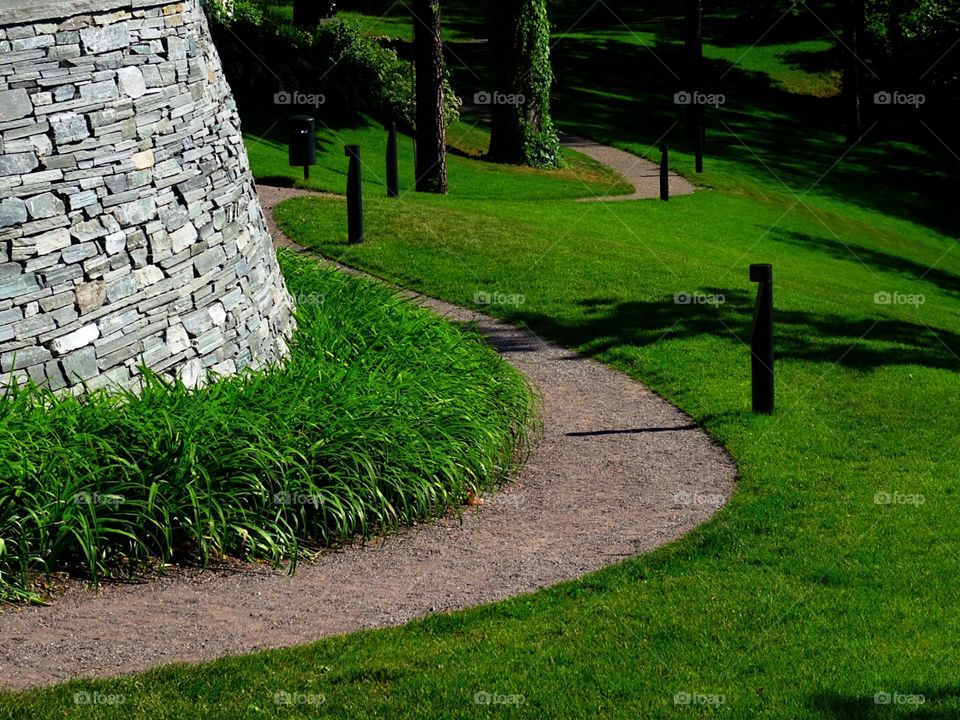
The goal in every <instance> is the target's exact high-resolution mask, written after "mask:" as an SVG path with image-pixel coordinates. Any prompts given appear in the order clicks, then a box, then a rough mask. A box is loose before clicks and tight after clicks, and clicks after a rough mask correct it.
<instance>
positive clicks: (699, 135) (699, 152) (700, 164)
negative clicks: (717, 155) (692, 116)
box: [695, 116, 704, 173]
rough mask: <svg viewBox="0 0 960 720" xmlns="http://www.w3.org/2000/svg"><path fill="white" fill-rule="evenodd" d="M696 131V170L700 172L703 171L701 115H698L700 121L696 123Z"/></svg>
mask: <svg viewBox="0 0 960 720" xmlns="http://www.w3.org/2000/svg"><path fill="white" fill-rule="evenodd" d="M696 133H697V137H696V138H695V142H696V145H697V172H698V173H702V172H703V135H704V129H703V117H702V116H701V117H700V122H699V124H698V125H697V129H696Z"/></svg>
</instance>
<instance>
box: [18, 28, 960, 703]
mask: <svg viewBox="0 0 960 720" xmlns="http://www.w3.org/2000/svg"><path fill="white" fill-rule="evenodd" d="M600 30H602V31H604V32H609V31H610V30H611V27H609V26H607V27H604V28H601V29H600ZM669 39H670V38H666V39H665V40H664V42H665V43H666V42H667V41H668V40H669ZM738 42H739V41H738ZM625 44H626V43H622V42H619V41H616V47H615V48H614V46H612V45H610V44H609V43H607V41H606V40H603V41H601V39H600V38H590V37H584V38H579V39H578V38H569V39H567V40H564V41H562V43H561V45H560V46H559V47H560V50H558V51H557V52H558V53H561V54H562V57H560V59H559V60H558V66H559V67H560V68H561V70H562V72H563V80H564V82H563V83H562V85H561V87H560V88H559V89H558V102H557V108H558V113H559V116H560V119H561V125H562V126H563V127H564V128H567V129H576V130H579V131H581V132H584V133H588V134H590V135H591V136H594V137H597V138H598V139H601V140H608V141H610V142H614V143H616V144H618V145H621V146H623V147H626V148H629V149H633V150H635V151H637V152H638V153H640V152H644V151H647V148H648V147H649V146H650V145H652V144H654V141H655V140H656V139H657V137H658V135H659V134H660V133H661V132H663V130H665V129H666V128H667V127H669V126H670V123H671V122H672V120H669V118H670V117H672V116H674V115H676V114H677V111H676V109H675V108H670V107H667V106H665V105H664V106H660V108H659V109H657V108H656V107H655V103H654V102H653V100H652V98H656V97H660V96H661V95H662V94H664V93H665V92H666V91H667V89H668V88H667V85H668V84H669V83H664V85H663V86H657V87H656V88H655V92H654V93H652V94H650V95H640V94H631V92H632V91H631V83H633V82H635V78H634V79H631V78H630V77H629V76H630V75H631V73H633V74H635V75H636V74H639V76H640V77H641V78H642V77H646V76H648V75H652V73H653V70H652V69H651V68H653V66H654V63H655V61H654V60H652V59H649V58H648V59H647V61H645V62H644V64H643V65H642V67H641V68H640V69H639V70H638V66H637V65H636V64H633V65H631V64H630V62H632V61H636V60H637V58H638V57H639V56H640V55H641V54H644V55H646V54H648V53H647V51H646V50H645V49H644V48H642V47H637V46H634V47H632V48H627V50H624V49H623V48H622V47H621V46H623V45H625ZM729 45H730V47H731V48H734V49H732V50H731V51H730V52H731V54H733V55H735V54H736V52H737V51H736V49H735V48H737V47H740V46H741V45H739V44H738V43H735V42H732V43H729ZM564 48H566V50H565V51H564ZM612 48H613V49H615V50H616V53H617V54H615V55H611V56H610V57H609V58H608V63H609V64H608V65H607V66H606V67H607V68H608V70H609V72H608V73H607V74H605V75H604V81H603V82H602V83H601V82H599V81H597V80H596V78H594V81H593V82H590V75H589V69H590V67H591V66H593V67H594V69H595V68H596V66H597V62H598V60H597V57H596V56H595V53H599V52H601V49H602V51H603V52H608V51H610V50H611V49H612ZM717 48H718V49H717V51H716V52H714V53H713V54H714V55H715V56H717V57H720V53H721V49H720V46H719V45H718V46H717ZM808 50H809V52H812V53H816V52H819V50H817V48H816V46H811V47H809V48H808ZM711 52H713V51H710V52H708V55H709V54H710V53H711ZM786 52H787V51H786V49H784V48H780V49H778V50H775V51H773V50H771V51H770V52H769V54H768V56H767V57H768V58H773V57H778V58H781V59H782V58H783V57H785V55H784V53H786ZM563 53H565V54H563ZM734 59H735V58H734ZM758 62H760V64H761V66H762V65H763V61H762V56H760V61H758ZM770 62H771V63H772V62H773V61H772V60H770ZM777 62H778V63H780V62H781V61H779V60H778V61H777ZM780 66H781V65H778V67H780ZM761 70H763V67H759V68H755V69H754V70H751V71H750V72H746V71H744V72H739V71H738V72H737V73H733V74H732V75H731V79H732V80H733V81H734V83H735V84H736V85H737V86H738V87H740V89H741V90H742V91H743V92H744V96H743V97H744V100H742V101H741V102H737V103H734V102H731V104H730V105H729V106H727V107H725V108H723V109H722V110H720V111H718V112H717V114H715V115H713V116H712V117H713V121H714V125H713V128H714V134H713V135H712V136H711V137H712V138H713V143H712V145H711V146H710V150H709V154H708V161H707V163H708V165H707V170H708V172H707V173H706V174H705V175H703V176H701V177H699V178H698V179H697V181H698V182H699V183H700V184H701V185H702V187H701V189H700V190H699V191H698V192H697V193H696V194H695V195H693V196H690V197H683V198H675V199H673V200H671V201H670V202H669V203H660V202H658V201H646V202H635V203H609V204H582V203H576V202H574V201H572V199H571V198H573V197H576V196H578V195H580V196H590V195H600V194H603V192H602V190H603V183H604V178H603V177H602V173H600V172H599V171H598V170H596V168H590V167H589V166H588V165H575V166H574V168H573V169H571V170H568V171H565V172H564V173H533V172H529V171H523V170H519V169H515V168H509V167H501V166H493V165H489V164H486V163H484V162H482V161H480V160H476V159H471V158H469V157H464V156H460V155H458V156H453V157H451V159H450V183H451V194H450V196H448V197H432V196H419V195H415V194H413V193H410V192H406V193H405V194H404V195H403V197H402V198H401V199H399V200H396V201H390V200H387V199H386V198H385V197H383V195H384V193H383V187H382V182H379V181H378V180H379V178H380V177H381V174H380V170H379V169H380V168H382V166H383V149H382V145H383V143H382V140H383V133H382V131H381V130H380V129H379V128H376V127H373V126H358V127H354V128H351V129H349V130H340V129H338V130H336V131H335V132H334V131H332V130H328V131H327V132H326V133H325V134H324V136H323V138H322V141H323V144H322V148H323V153H322V155H321V157H320V158H319V163H320V165H319V167H318V168H317V169H316V172H315V173H314V179H313V180H311V181H310V185H311V186H312V187H315V188H318V189H320V188H322V189H327V190H336V191H342V188H343V186H344V171H345V167H346V165H345V160H344V158H343V150H342V147H341V145H342V144H343V143H344V142H360V143H361V144H362V145H363V152H364V164H365V191H366V197H365V203H366V211H367V237H368V240H367V243H366V244H365V245H363V246H359V247H351V246H348V245H346V227H345V209H344V202H343V200H342V199H340V198H329V199H298V200H293V201H289V202H288V203H285V204H284V205H282V206H281V207H280V208H279V211H278V213H279V217H280V220H281V222H282V224H283V225H284V227H285V228H286V229H287V231H288V232H289V233H290V234H291V235H292V236H293V237H294V238H295V239H297V240H299V241H300V242H302V243H304V244H307V245H309V246H311V247H315V248H316V249H318V250H320V251H321V252H323V253H324V254H327V255H330V256H333V257H336V258H338V259H341V260H343V261H344V262H347V263H349V264H352V265H356V266H359V267H363V268H365V269H367V270H369V271H371V272H374V273H376V274H378V275H381V276H383V277H386V278H389V279H391V280H394V281H397V282H399V283H401V284H404V285H407V286H410V287H414V288H416V289H419V290H422V291H424V292H426V293H428V294H430V295H435V296H438V297H442V298H444V299H447V300H450V301H453V302H457V303H461V304H465V305H470V304H472V302H473V299H474V296H475V294H476V293H477V292H478V291H500V292H503V293H507V294H523V295H524V296H525V299H526V302H525V304H523V305H521V306H518V307H517V306H487V307H486V308H485V309H486V311H487V312H490V313H491V314H494V315H498V316H500V317H503V318H506V319H509V320H512V321H514V322H522V323H526V324H528V325H529V326H531V327H532V328H533V329H535V330H536V331H537V332H539V333H541V334H542V335H544V336H546V337H549V338H551V339H554V340H556V341H557V342H560V343H562V344H564V345H566V346H569V347H574V348H577V349H579V350H581V351H582V352H585V353H587V354H589V355H592V356H595V357H597V358H598V359H600V360H602V361H604V362H607V363H609V364H611V365H613V366H615V367H618V368H621V369H623V370H624V371H626V372H628V373H629V374H631V375H632V376H634V377H636V378H637V379H639V380H642V381H644V382H646V383H648V384H649V385H650V386H651V387H653V388H654V389H655V390H657V391H658V392H659V393H661V394H663V395H664V396H665V397H667V398H669V399H670V400H671V401H673V402H675V403H676V404H677V405H679V406H680V407H682V408H683V409H684V410H686V411H687V412H689V413H690V414H691V415H692V416H693V417H694V418H695V419H696V420H697V421H698V422H699V423H701V424H702V425H704V426H705V427H706V428H707V430H708V431H709V432H710V433H711V434H712V435H713V436H714V437H716V438H717V439H718V440H719V441H721V442H722V443H723V445H724V446H725V447H726V448H727V449H728V450H729V451H730V453H731V454H732V455H733V456H734V458H735V459H736V461H737V463H738V466H739V468H740V472H741V477H740V482H739V485H738V489H737V492H736V494H735V495H734V497H733V499H732V500H731V502H730V504H729V505H728V506H727V507H726V508H724V509H723V510H722V511H721V512H720V513H719V515H718V516H717V517H716V518H715V519H714V520H713V521H711V522H709V523H708V524H706V525H705V526H703V527H701V528H700V529H698V530H697V531H695V532H693V533H691V534H690V535H689V536H687V537H686V538H684V539H682V540H681V541H679V542H676V543H673V544H671V545H670V546H668V547H666V548H662V549H660V550H658V551H656V552H654V553H651V554H649V555H646V556H643V557H640V558H635V559H632V560H628V561H627V562H624V563H621V564H619V565H616V566H614V567H611V568H608V569H606V570H604V571H601V572H599V573H595V574H593V575H590V576H588V577H587V578H584V579H582V580H580V581H576V582H570V583H565V584H563V585H560V586H558V587H555V588H552V589H549V590H546V591H543V592H539V593H536V594H534V595H530V596H525V597H520V598H515V599H513V600H509V601H506V602H502V603H498V604H495V605H491V606H486V607H481V608H477V609H474V610H470V611H467V612H460V613H454V614H444V615H440V616H436V617H431V618H428V619H425V620H423V621H420V622H415V623H412V624H410V625H408V626H405V627H403V628H399V629H394V630H384V631H376V632H368V633H360V634H354V635H350V636H347V637H342V638H334V639H328V640H324V641H321V642H318V643H316V644H314V645H311V646H308V647H302V648H295V649H290V650H283V651H277V652H271V653H262V654H258V655H255V656H252V657H247V658H232V659H227V660H223V661H219V662H217V663H212V664H205V665H202V666H199V667H195V668H184V667H175V668H166V669H160V670H157V671H153V672H151V673H147V674H143V675H138V676H136V677H134V678H129V679H123V680H112V681H108V682H104V683H88V682H78V683H73V684H70V685H66V686H60V687H57V688H53V689H47V690H41V691H37V692H34V693H31V694H28V695H14V696H8V697H6V698H4V700H5V701H6V705H5V707H9V708H12V710H11V712H12V713H13V716H14V717H40V718H42V717H60V716H61V714H62V711H63V710H64V709H67V710H68V711H69V712H70V713H71V717H100V716H107V715H108V713H107V712H106V711H105V710H104V708H99V709H90V708H74V706H73V705H72V694H73V693H74V692H77V691H80V690H87V689H93V688H96V689H97V690H99V691H100V692H103V693H120V694H123V695H124V696H125V700H126V703H125V704H124V705H123V706H122V710H121V711H119V712H117V713H116V716H117V717H122V716H131V717H133V716H137V717H147V716H149V717H151V718H177V717H184V716H189V715H197V714H202V715H203V716H205V717H211V718H256V717H332V718H453V717H457V718H459V717H464V718H467V717H469V718H473V717H510V718H554V717H564V718H597V717H600V718H607V717H609V718H631V719H632V718H673V717H681V718H683V717H691V718H694V717H699V718H708V717H716V718H737V719H741V718H742V719H744V720H746V719H752V718H778V719H779V718H782V719H784V720H787V719H790V720H793V719H797V718H800V719H809V720H814V719H815V720H830V719H834V718H836V719H841V718H842V719H849V718H852V719H854V720H856V719H868V720H874V719H886V718H934V719H941V718H942V719H946V718H955V717H960V682H958V680H957V672H958V660H957V657H958V652H960V593H957V591H956V577H957V576H958V574H960V553H958V548H960V527H958V524H957V522H956V520H955V518H956V516H957V514H958V513H960V495H958V492H957V486H958V474H960V471H958V468H960V438H958V435H957V431H956V426H957V419H958V404H957V401H956V398H957V397H960V374H958V372H957V371H958V368H960V357H958V354H960V302H958V298H957V290H958V288H960V258H958V257H957V253H956V250H955V243H956V232H957V223H956V220H955V217H954V216H953V215H952V213H953V205H952V204H950V203H949V201H947V200H946V199H945V198H946V196H947V194H948V191H949V190H950V187H951V186H950V185H946V186H945V187H943V185H944V180H945V179H948V178H949V177H951V176H952V175H951V173H955V166H953V167H951V166H950V165H948V164H947V163H946V162H942V161H938V160H936V159H933V158H930V157H928V156H925V155H923V154H922V152H921V151H920V150H919V149H918V148H917V147H915V146H913V145H909V144H907V143H906V142H903V141H893V140H889V139H887V140H884V139H882V137H879V136H878V137H877V139H876V141H875V142H871V143H867V144H865V145H864V146H862V147H858V148H856V149H854V150H853V151H852V152H850V153H845V150H844V148H843V147H842V145H841V143H840V142H839V138H838V137H837V135H836V134H835V132H833V131H832V130H831V129H830V128H829V127H827V123H826V119H825V118H823V117H821V116H822V114H823V112H824V108H825V107H829V105H824V103H827V104H829V103H830V102H831V99H830V98H825V97H819V96H815V94H807V95H804V96H801V97H799V98H794V99H791V98H790V97H788V96H792V95H796V93H791V92H788V91H786V90H784V89H783V88H778V87H774V85H775V84H776V83H777V82H780V81H782V78H779V79H778V78H777V77H776V73H775V72H774V71H773V69H772V68H771V69H770V72H768V73H766V74H764V73H762V72H761ZM761 76H762V77H761ZM636 82H639V81H636ZM813 82H814V81H813V80H811V83H813ZM801 86H802V83H801V84H800V85H798V86H797V87H801ZM804 92H807V93H810V92H811V91H810V90H809V89H808V90H805V91H804ZM734 94H735V93H734ZM734 94H732V95H731V97H733V96H734ZM618 98H619V99H618ZM623 98H628V99H627V100H623ZM801 101H802V102H801ZM645 103H646V105H645ZM644 107H647V108H652V109H651V110H650V111H649V112H641V109H643V108H644ZM787 109H789V110H790V112H791V113H792V112H794V111H796V113H797V114H796V115H790V113H788V112H787ZM803 118H808V121H807V123H808V124H807V125H806V126H805V127H804V121H803ZM818 118H819V119H818ZM468 120H469V119H468ZM720 120H722V121H723V123H725V124H726V127H724V126H723V125H721V124H720V122H719V121H720ZM467 125H469V123H467ZM658 128H659V129H658ZM479 132H482V131H481V130H478V129H474V130H471V131H470V135H469V141H464V144H465V146H473V147H479V146H481V145H482V142H480V140H479V139H478V137H477V136H476V133H479ZM677 132H679V131H677ZM453 135H456V132H454V133H453ZM677 144H678V152H677V153H675V155H674V157H675V162H676V167H677V168H679V169H680V170H681V171H682V172H685V173H689V175H690V176H691V177H693V175H692V173H691V172H690V170H691V168H692V162H691V159H690V156H689V154H686V153H685V152H683V150H684V146H683V142H682V139H681V138H678V139H677ZM248 145H249V147H250V152H251V159H252V162H253V165H254V168H255V172H256V173H257V174H258V175H259V176H261V177H267V176H279V175H286V176H287V177H288V178H290V179H291V181H292V178H293V177H294V176H295V171H292V170H290V169H288V168H285V157H284V156H283V149H282V146H280V145H279V144H277V143H276V142H275V140H273V139H271V138H270V137H267V138H266V139H256V138H252V137H251V138H248ZM401 148H402V152H403V157H402V170H401V171H402V173H403V175H404V177H409V176H410V174H411V172H412V171H411V169H410V168H411V149H410V145H409V143H408V142H404V143H401ZM469 154H470V153H469V151H468V152H465V153H464V155H469ZM576 162H579V161H576ZM607 179H608V180H609V178H607ZM620 189H621V190H622V188H620ZM753 262H772V263H773V264H774V273H775V286H776V287H775V299H776V320H777V355H778V387H777V389H778V411H777V413H776V415H774V416H773V417H756V416H754V415H752V414H751V413H750V412H749V403H750V399H749V350H748V348H747V345H746V344H747V343H748V342H749V333H750V320H751V312H752V305H753V292H754V288H753V287H752V286H751V284H750V283H749V282H748V278H747V268H748V265H749V264H750V263H753ZM677 293H703V294H709V295H723V296H724V300H725V302H724V303H722V304H720V305H718V306H712V305H677V304H675V303H674V296H675V294H677ZM886 297H895V298H896V300H897V301H896V302H894V303H891V304H883V303H882V302H879V303H878V302H877V300H878V299H880V300H883V299H885V298H886ZM921 300H922V303H921ZM907 301H910V302H909V304H908V302H907ZM597 481H598V482H602V481H603V478H598V479H597ZM640 492H642V489H641V490H640ZM281 692H287V693H300V694H301V695H302V696H303V698H304V699H313V700H315V701H317V702H319V700H320V699H322V700H323V701H324V702H323V703H322V704H316V703H315V704H301V705H297V706H283V707H279V706H277V705H275V703H274V697H275V695H276V693H281ZM485 693H495V694H499V695H500V696H501V697H499V700H502V701H508V702H516V703H519V701H520V699H521V698H520V697H516V696H522V700H523V702H522V704H511V705H503V704H489V705H488V704H483V702H480V703H478V702H477V701H478V700H480V701H483V700H486V699H488V695H486V694H485ZM888 694H889V695H888ZM321 696H322V698H321ZM511 696H513V697H511ZM920 696H922V698H921V697H920ZM887 699H890V700H891V701H892V702H890V703H885V702H884V701H885V700H887ZM921 699H922V704H920V701H921ZM685 701H689V702H685Z"/></svg>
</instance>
